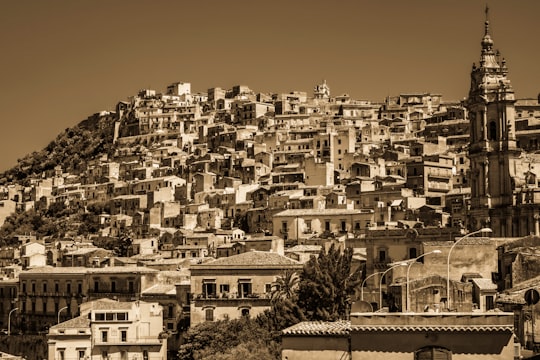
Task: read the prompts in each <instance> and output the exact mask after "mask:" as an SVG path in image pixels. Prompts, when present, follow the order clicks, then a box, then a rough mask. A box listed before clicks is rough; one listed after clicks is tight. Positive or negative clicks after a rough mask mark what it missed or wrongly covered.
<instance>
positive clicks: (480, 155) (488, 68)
mask: <svg viewBox="0 0 540 360" xmlns="http://www.w3.org/2000/svg"><path fill="white" fill-rule="evenodd" d="M481 45H482V51H481V54H480V63H479V65H478V66H476V65H475V64H473V67H472V71H471V88H470V90H469V96H468V98H467V101H466V107H467V110H468V115H469V121H470V145H469V158H470V163H471V171H470V175H471V208H470V213H469V216H470V222H469V224H470V226H471V230H477V229H480V228H483V227H490V228H491V229H492V230H493V236H512V234H513V233H514V232H515V230H512V227H513V225H512V223H513V221H512V218H513V216H512V205H513V190H514V187H515V180H514V179H515V171H516V166H515V165H516V161H517V159H518V157H519V154H520V152H521V150H520V149H519V148H517V146H516V136H515V126H514V124H515V108H514V103H515V98H514V90H513V89H512V86H511V85H510V80H508V78H507V74H508V68H507V67H506V61H505V59H504V58H501V56H500V54H499V52H498V51H494V50H493V40H492V39H491V34H490V28H489V9H488V8H487V7H486V21H485V30H484V37H483V38H482V42H481Z"/></svg>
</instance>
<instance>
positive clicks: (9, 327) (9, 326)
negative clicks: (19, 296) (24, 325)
mask: <svg viewBox="0 0 540 360" xmlns="http://www.w3.org/2000/svg"><path fill="white" fill-rule="evenodd" d="M15 310H19V308H14V309H11V311H10V312H9V315H8V325H7V334H8V335H10V334H11V314H12V313H13V312H14V311H15Z"/></svg>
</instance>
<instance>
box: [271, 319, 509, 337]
mask: <svg viewBox="0 0 540 360" xmlns="http://www.w3.org/2000/svg"><path fill="white" fill-rule="evenodd" d="M366 331H369V332H374V331H378V332H381V331H385V332H386V331H390V332H405V331H406V332H426V331H444V332H484V331H488V332H511V331H513V326H512V325H351V323H350V322H349V321H336V322H322V321H304V322H301V323H299V324H296V325H293V326H291V327H289V328H287V329H285V330H283V331H282V334H283V335H309V336H324V335H335V336H344V335H348V334H349V333H351V332H366Z"/></svg>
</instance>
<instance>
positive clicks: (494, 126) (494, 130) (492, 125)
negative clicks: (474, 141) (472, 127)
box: [488, 121, 497, 140]
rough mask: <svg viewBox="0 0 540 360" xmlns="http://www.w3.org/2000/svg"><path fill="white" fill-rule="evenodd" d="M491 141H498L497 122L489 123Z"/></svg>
mask: <svg viewBox="0 0 540 360" xmlns="http://www.w3.org/2000/svg"><path fill="white" fill-rule="evenodd" d="M488 135H489V140H497V124H496V123H495V121H491V122H490V123H489V133H488Z"/></svg>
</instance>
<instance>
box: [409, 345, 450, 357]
mask: <svg viewBox="0 0 540 360" xmlns="http://www.w3.org/2000/svg"><path fill="white" fill-rule="evenodd" d="M451 359H452V352H451V351H450V350H447V349H445V348H440V347H435V346H429V347H425V348H422V349H420V350H417V351H416V352H415V353H414V360H451Z"/></svg>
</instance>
